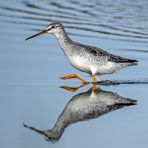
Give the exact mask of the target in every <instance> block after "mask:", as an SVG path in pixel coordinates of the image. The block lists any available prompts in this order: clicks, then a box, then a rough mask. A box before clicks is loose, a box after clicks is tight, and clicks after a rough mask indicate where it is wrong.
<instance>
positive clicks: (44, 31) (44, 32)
mask: <svg viewBox="0 0 148 148" xmlns="http://www.w3.org/2000/svg"><path fill="white" fill-rule="evenodd" d="M47 33H48V30H43V31H41V32H39V33H37V34H35V35H32V36H30V37H28V38H26V41H27V40H29V39H31V38H34V37H36V36H39V35H42V34H47Z"/></svg>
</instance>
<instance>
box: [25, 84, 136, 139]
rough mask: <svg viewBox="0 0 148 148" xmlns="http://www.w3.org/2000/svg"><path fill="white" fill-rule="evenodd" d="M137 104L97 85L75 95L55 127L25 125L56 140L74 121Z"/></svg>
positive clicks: (95, 116) (47, 137)
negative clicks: (46, 128)
mask: <svg viewBox="0 0 148 148" xmlns="http://www.w3.org/2000/svg"><path fill="white" fill-rule="evenodd" d="M136 104H137V101H136V100H133V99H130V98H125V97H122V96H120V95H118V94H117V93H115V92H110V91H104V90H101V88H100V87H99V86H97V88H96V89H95V90H94V89H93V87H92V88H90V89H89V90H88V91H86V92H83V93H79V94H77V95H75V96H73V97H72V98H71V99H70V101H69V102H68V103H67V104H66V106H65V108H64V110H63V111H62V113H61V114H60V115H59V117H58V119H57V121H56V123H55V125H54V127H53V128H51V129H48V130H41V129H37V128H35V127H32V126H28V125H26V124H23V125H24V126H25V127H26V128H29V129H31V130H33V131H35V132H37V133H39V134H41V135H43V136H45V137H46V140H50V141H56V140H59V139H60V137H61V136H62V134H63V132H64V130H65V129H66V128H67V127H68V126H70V125H71V124H72V123H76V122H79V121H85V120H88V119H95V118H97V117H100V116H102V115H104V114H107V113H109V112H111V111H113V110H117V109H120V108H121V107H124V106H130V105H136Z"/></svg>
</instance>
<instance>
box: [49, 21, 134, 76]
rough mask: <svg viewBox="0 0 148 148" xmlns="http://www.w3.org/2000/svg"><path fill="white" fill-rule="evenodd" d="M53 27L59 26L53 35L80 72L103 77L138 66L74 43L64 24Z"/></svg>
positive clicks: (94, 48) (132, 61)
mask: <svg viewBox="0 0 148 148" xmlns="http://www.w3.org/2000/svg"><path fill="white" fill-rule="evenodd" d="M52 25H55V26H56V25H57V26H59V28H60V29H59V31H57V32H56V31H55V32H54V33H53V34H54V35H55V36H56V38H57V40H58V42H59V45H60V47H61V48H62V50H63V51H64V53H65V55H66V57H67V59H68V60H69V62H70V63H71V65H72V66H74V67H75V68H76V69H78V70H80V71H83V72H87V73H89V74H90V75H94V74H96V75H102V74H110V73H114V72H116V71H118V70H120V69H121V68H123V67H127V66H132V65H136V64H137V61H136V60H131V59H126V58H122V57H120V56H116V55H113V54H110V53H108V52H107V51H104V50H102V49H100V48H97V47H93V46H89V45H85V44H81V43H78V42H74V41H72V40H71V39H70V38H69V37H68V35H67V33H66V31H65V29H64V27H63V26H62V24H59V23H53V24H51V25H49V26H52Z"/></svg>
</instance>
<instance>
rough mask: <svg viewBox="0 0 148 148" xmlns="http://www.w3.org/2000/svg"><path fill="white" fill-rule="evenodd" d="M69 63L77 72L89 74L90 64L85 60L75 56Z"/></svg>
mask: <svg viewBox="0 0 148 148" xmlns="http://www.w3.org/2000/svg"><path fill="white" fill-rule="evenodd" d="M69 62H70V63H71V64H72V65H73V66H74V67H75V68H76V69H78V70H80V71H84V72H87V73H91V69H90V64H89V63H88V62H87V60H86V59H84V58H83V57H80V56H75V57H74V58H70V59H69Z"/></svg>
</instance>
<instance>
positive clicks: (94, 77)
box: [92, 75, 97, 84]
mask: <svg viewBox="0 0 148 148" xmlns="http://www.w3.org/2000/svg"><path fill="white" fill-rule="evenodd" d="M92 80H93V83H94V84H96V82H97V78H96V75H92Z"/></svg>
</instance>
